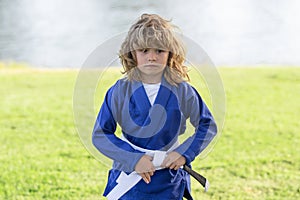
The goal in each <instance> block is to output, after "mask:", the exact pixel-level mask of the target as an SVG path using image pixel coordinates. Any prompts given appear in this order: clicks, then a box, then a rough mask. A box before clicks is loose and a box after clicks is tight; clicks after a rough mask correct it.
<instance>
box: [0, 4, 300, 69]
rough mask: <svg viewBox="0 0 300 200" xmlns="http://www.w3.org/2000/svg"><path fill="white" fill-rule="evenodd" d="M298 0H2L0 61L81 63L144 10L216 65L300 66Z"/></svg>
mask: <svg viewBox="0 0 300 200" xmlns="http://www.w3.org/2000/svg"><path fill="white" fill-rule="evenodd" d="M299 10H300V1H297V0H272V1H267V0H227V1H224V0H189V1H182V0H157V1H149V0H139V1H132V0H131V1H130V0H128V1H116V0H110V1H104V0H51V1H50V0H0V61H8V62H9V61H16V62H25V63H29V64H31V65H33V66H36V67H50V68H58V67H80V66H81V65H82V64H83V62H84V61H85V59H86V58H87V57H88V55H89V54H90V53H91V52H92V51H93V50H94V49H95V48H96V47H97V46H99V45H101V44H102V43H103V42H105V41H107V40H108V39H110V38H112V37H113V36H115V35H118V34H120V33H122V32H124V31H127V30H128V29H129V27H130V25H131V24H132V23H133V22H134V21H135V20H136V19H137V18H138V17H139V16H140V15H141V14H142V13H157V14H160V15H161V16H163V17H165V18H167V19H172V21H173V23H174V24H176V25H178V26H179V27H180V28H181V30H182V32H183V33H184V35H185V36H187V37H189V38H191V39H193V40H194V41H195V42H196V43H198V44H199V45H200V46H201V47H202V48H203V49H205V51H206V52H207V54H208V55H209V56H210V58H211V60H212V61H213V62H214V63H215V64H216V65H259V64H265V65H299V64H300V56H299V52H300V37H299V35H300V20H299V16H298V13H299Z"/></svg>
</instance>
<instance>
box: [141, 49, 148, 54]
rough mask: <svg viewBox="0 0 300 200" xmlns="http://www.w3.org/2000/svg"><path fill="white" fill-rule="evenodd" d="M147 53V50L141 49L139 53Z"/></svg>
mask: <svg viewBox="0 0 300 200" xmlns="http://www.w3.org/2000/svg"><path fill="white" fill-rule="evenodd" d="M148 51H149V49H141V52H143V53H147V52H148Z"/></svg>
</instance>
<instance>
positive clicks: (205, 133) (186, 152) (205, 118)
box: [175, 88, 217, 164]
mask: <svg viewBox="0 0 300 200" xmlns="http://www.w3.org/2000/svg"><path fill="white" fill-rule="evenodd" d="M189 93H190V94H187V95H186V96H187V97H188V98H187V100H186V101H185V104H184V106H183V108H182V109H183V113H184V115H185V116H186V117H187V118H188V117H189V118H190V122H191V124H192V125H193V126H194V127H195V133H194V134H193V135H192V136H191V137H189V138H188V139H186V140H185V141H184V142H183V143H182V144H181V145H180V146H179V147H177V148H176V149H175V151H176V152H178V153H180V154H181V155H183V156H184V157H185V158H186V163H187V164H190V163H191V162H192V161H193V160H194V159H195V157H196V156H197V155H199V154H200V153H201V152H202V151H203V150H204V149H205V148H206V147H207V146H208V145H209V143H210V142H211V141H212V140H213V138H214V137H215V136H216V135H217V125H216V123H215V121H214V118H213V116H212V114H211V112H210V111H209V109H208V107H207V106H206V104H205V103H204V101H203V100H202V98H201V97H200V95H199V94H198V92H197V91H196V90H195V89H194V88H191V90H190V91H189Z"/></svg>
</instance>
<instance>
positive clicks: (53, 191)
mask: <svg viewBox="0 0 300 200" xmlns="http://www.w3.org/2000/svg"><path fill="white" fill-rule="evenodd" d="M219 70H220V74H221V77H222V79H223V82H224V87H225V90H226V100H227V102H226V105H227V106H226V120H225V126H224V129H223V132H222V134H221V137H219V139H218V142H217V144H216V146H215V148H214V150H213V151H212V152H211V153H210V154H209V156H208V157H206V158H205V159H203V160H200V159H198V160H196V161H195V163H194V168H195V169H196V170H197V171H199V172H201V174H203V175H205V176H206V177H207V178H208V179H209V180H210V183H211V187H210V190H209V192H208V193H204V192H203V189H202V188H201V187H199V184H198V183H196V182H195V181H193V182H192V187H193V195H194V197H195V199H196V200H197V199H299V198H300V156H299V155H300V148H299V146H300V137H299V136H300V133H299V132H300V130H299V127H300V122H299V121H300V120H299V113H300V105H299V102H300V96H299V94H300V93H299V92H300V68H280V67H277V68H262V67H260V68H234V67H232V68H220V69H219ZM76 75H77V71H75V70H53V71H50V70H34V69H30V68H27V67H26V68H20V69H19V68H17V67H14V68H13V69H11V68H6V67H0V111H1V112H0V144H1V146H0V163H1V164H0V171H1V173H0V199H102V197H101V194H102V192H103V189H104V186H105V183H106V176H107V175H106V174H107V167H103V165H102V164H101V163H99V162H98V161H96V160H95V159H94V158H93V157H92V156H91V155H89V153H88V152H87V151H86V150H85V148H84V147H83V145H82V144H81V142H80V139H79V137H78V135H77V132H76V129H75V128H76V127H75V125H74V120H73V110H72V109H73V108H72V103H73V101H72V97H73V90H74V85H75V81H76ZM106 87H107V86H106ZM100 93H101V92H100Z"/></svg>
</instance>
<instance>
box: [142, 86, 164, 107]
mask: <svg viewBox="0 0 300 200" xmlns="http://www.w3.org/2000/svg"><path fill="white" fill-rule="evenodd" d="M143 85H144V88H145V90H146V93H147V96H148V99H149V101H150V103H151V105H153V103H154V101H155V98H156V96H157V93H158V90H159V87H160V83H156V84H147V83H143Z"/></svg>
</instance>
